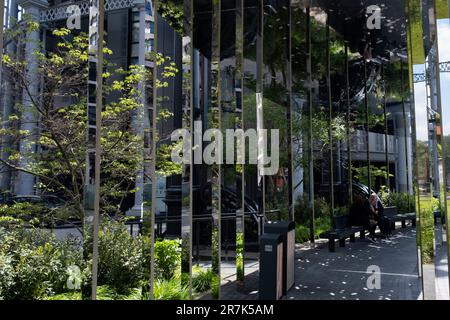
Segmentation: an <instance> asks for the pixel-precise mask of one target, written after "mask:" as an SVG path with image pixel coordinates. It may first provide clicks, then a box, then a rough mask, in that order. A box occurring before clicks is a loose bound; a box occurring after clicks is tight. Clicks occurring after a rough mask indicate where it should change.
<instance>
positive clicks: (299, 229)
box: [295, 226, 311, 243]
mask: <svg viewBox="0 0 450 320" xmlns="http://www.w3.org/2000/svg"><path fill="white" fill-rule="evenodd" d="M310 233H311V232H310V228H309V227H306V226H296V227H295V242H296V243H304V242H307V241H308V240H310V237H311V235H310Z"/></svg>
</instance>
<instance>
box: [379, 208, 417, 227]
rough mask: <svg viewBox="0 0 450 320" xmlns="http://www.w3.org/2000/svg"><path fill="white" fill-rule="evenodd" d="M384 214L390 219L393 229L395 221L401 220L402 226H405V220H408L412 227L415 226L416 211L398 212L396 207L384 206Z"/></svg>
mask: <svg viewBox="0 0 450 320" xmlns="http://www.w3.org/2000/svg"><path fill="white" fill-rule="evenodd" d="M384 215H385V216H386V217H388V218H389V219H390V220H391V228H392V230H395V223H396V222H397V221H401V223H402V228H406V221H408V220H410V221H411V225H412V226H413V227H415V226H416V213H415V212H410V213H398V210H397V207H386V208H384Z"/></svg>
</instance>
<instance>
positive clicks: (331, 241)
mask: <svg viewBox="0 0 450 320" xmlns="http://www.w3.org/2000/svg"><path fill="white" fill-rule="evenodd" d="M333 220H334V229H332V230H328V231H325V232H323V233H321V234H320V235H319V237H320V238H321V239H328V249H329V251H330V252H335V251H336V247H335V241H336V240H339V247H345V239H347V238H349V239H350V242H355V233H357V232H359V236H360V238H361V239H364V238H365V231H364V228H363V227H354V226H350V223H349V216H348V215H346V216H340V217H336V218H334V219H333Z"/></svg>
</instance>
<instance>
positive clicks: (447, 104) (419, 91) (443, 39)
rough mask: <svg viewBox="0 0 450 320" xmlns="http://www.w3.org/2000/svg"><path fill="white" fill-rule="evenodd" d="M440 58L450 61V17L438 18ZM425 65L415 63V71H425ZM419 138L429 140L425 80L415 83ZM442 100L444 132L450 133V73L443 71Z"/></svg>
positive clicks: (442, 60)
mask: <svg viewBox="0 0 450 320" xmlns="http://www.w3.org/2000/svg"><path fill="white" fill-rule="evenodd" d="M438 40H439V43H438V44H439V60H440V61H441V62H444V61H450V24H449V19H440V20H438ZM423 72H424V65H415V66H414V73H423ZM414 100H415V108H416V130H417V139H418V140H420V141H427V140H428V136H427V111H426V90H425V82H421V83H416V84H414ZM441 101H442V113H443V117H442V119H443V129H444V134H445V135H449V134H450V73H446V72H441Z"/></svg>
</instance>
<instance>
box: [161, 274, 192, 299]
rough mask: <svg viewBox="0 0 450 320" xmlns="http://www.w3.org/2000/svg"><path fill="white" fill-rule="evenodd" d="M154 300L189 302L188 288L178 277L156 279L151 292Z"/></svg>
mask: <svg viewBox="0 0 450 320" xmlns="http://www.w3.org/2000/svg"><path fill="white" fill-rule="evenodd" d="M153 294H154V298H155V300H189V298H190V297H189V288H188V287H187V286H185V285H182V284H181V279H180V278H179V277H172V278H170V279H157V280H156V281H155V286H154V290H153Z"/></svg>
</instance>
